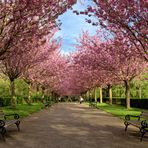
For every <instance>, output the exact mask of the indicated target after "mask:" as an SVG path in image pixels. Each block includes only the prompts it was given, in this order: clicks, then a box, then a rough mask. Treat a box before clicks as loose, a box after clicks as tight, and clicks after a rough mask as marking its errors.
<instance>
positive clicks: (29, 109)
mask: <svg viewBox="0 0 148 148" xmlns="http://www.w3.org/2000/svg"><path fill="white" fill-rule="evenodd" d="M42 108H43V104H42V103H33V104H31V105H28V104H19V105H17V106H16V108H12V107H10V106H7V107H3V108H2V110H3V112H4V113H5V114H14V113H17V114H19V116H20V117H21V118H23V117H26V116H29V115H30V114H32V113H34V112H37V111H40V110H41V109H42Z"/></svg>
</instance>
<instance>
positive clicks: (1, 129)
mask: <svg viewBox="0 0 148 148" xmlns="http://www.w3.org/2000/svg"><path fill="white" fill-rule="evenodd" d="M0 131H1V132H0V136H1V138H2V140H3V141H6V140H5V135H6V128H5V127H2V128H0Z"/></svg>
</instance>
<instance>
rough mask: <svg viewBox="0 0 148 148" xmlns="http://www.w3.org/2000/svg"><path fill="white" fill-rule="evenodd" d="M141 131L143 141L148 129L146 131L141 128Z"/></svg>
mask: <svg viewBox="0 0 148 148" xmlns="http://www.w3.org/2000/svg"><path fill="white" fill-rule="evenodd" d="M140 133H141V138H140V141H141V142H142V139H143V137H144V135H145V133H146V131H145V130H144V129H142V128H141V129H140Z"/></svg>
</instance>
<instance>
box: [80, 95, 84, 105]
mask: <svg viewBox="0 0 148 148" xmlns="http://www.w3.org/2000/svg"><path fill="white" fill-rule="evenodd" d="M83 101H84V99H83V98H82V96H80V104H81V103H82V102H83Z"/></svg>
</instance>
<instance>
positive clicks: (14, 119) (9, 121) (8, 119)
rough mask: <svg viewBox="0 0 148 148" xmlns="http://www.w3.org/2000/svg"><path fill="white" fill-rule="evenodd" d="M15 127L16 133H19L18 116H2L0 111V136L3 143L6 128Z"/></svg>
mask: <svg viewBox="0 0 148 148" xmlns="http://www.w3.org/2000/svg"><path fill="white" fill-rule="evenodd" d="M14 124H15V125H16V126H17V129H18V131H20V127H19V125H20V120H19V115H18V114H8V115H6V114H4V113H3V111H2V110H0V136H1V138H2V139H3V140H4V141H5V135H6V132H7V130H6V129H7V128H8V127H9V126H12V125H14Z"/></svg>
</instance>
